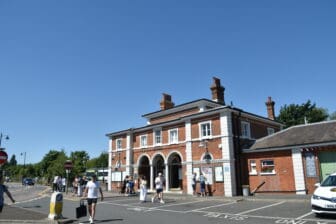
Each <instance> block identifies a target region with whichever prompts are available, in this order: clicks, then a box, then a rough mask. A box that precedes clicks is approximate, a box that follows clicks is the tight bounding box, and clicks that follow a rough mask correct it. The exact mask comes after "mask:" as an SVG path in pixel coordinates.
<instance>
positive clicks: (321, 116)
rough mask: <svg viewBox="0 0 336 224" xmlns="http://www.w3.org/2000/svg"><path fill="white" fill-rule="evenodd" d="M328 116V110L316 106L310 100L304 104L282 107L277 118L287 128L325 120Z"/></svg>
mask: <svg viewBox="0 0 336 224" xmlns="http://www.w3.org/2000/svg"><path fill="white" fill-rule="evenodd" d="M327 118H328V113H327V110H326V109H324V108H318V107H316V105H315V103H314V104H311V102H310V100H308V101H307V102H306V103H303V104H302V105H298V104H290V105H288V106H287V105H285V106H283V107H281V108H280V113H279V116H278V117H277V120H278V121H279V122H281V123H283V124H284V125H285V128H288V127H291V126H294V125H298V124H304V123H305V120H306V121H307V122H308V123H314V122H319V121H325V120H326V119H327Z"/></svg>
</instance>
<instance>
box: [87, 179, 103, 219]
mask: <svg viewBox="0 0 336 224" xmlns="http://www.w3.org/2000/svg"><path fill="white" fill-rule="evenodd" d="M98 191H99V193H100V196H101V200H102V201H103V200H104V195H103V191H102V189H101V187H100V184H99V182H98V181H97V176H96V175H93V176H92V179H91V180H90V181H89V182H88V183H87V184H86V186H85V191H84V197H87V202H88V211H89V215H90V217H89V221H90V223H91V224H92V223H94V219H95V215H96V205H97V201H98Z"/></svg>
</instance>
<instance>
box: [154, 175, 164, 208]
mask: <svg viewBox="0 0 336 224" xmlns="http://www.w3.org/2000/svg"><path fill="white" fill-rule="evenodd" d="M164 183H165V179H164V177H163V176H162V173H161V172H160V173H158V176H157V177H156V178H155V189H156V194H155V195H154V197H153V198H152V202H153V203H154V202H155V200H156V199H159V200H160V203H162V204H164V203H165V202H164V201H163V185H164Z"/></svg>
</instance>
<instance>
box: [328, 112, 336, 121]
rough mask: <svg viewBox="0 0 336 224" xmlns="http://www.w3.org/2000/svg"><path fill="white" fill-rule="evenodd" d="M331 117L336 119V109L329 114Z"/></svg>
mask: <svg viewBox="0 0 336 224" xmlns="http://www.w3.org/2000/svg"><path fill="white" fill-rule="evenodd" d="M329 119H330V120H336V111H335V112H334V113H331V114H330V115H329Z"/></svg>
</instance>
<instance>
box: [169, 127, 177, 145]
mask: <svg viewBox="0 0 336 224" xmlns="http://www.w3.org/2000/svg"><path fill="white" fill-rule="evenodd" d="M173 132H176V136H174V137H172V133H173ZM168 133H169V136H168V138H169V144H177V143H178V141H179V140H178V129H177V128H174V129H170V130H169V131H168Z"/></svg>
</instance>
